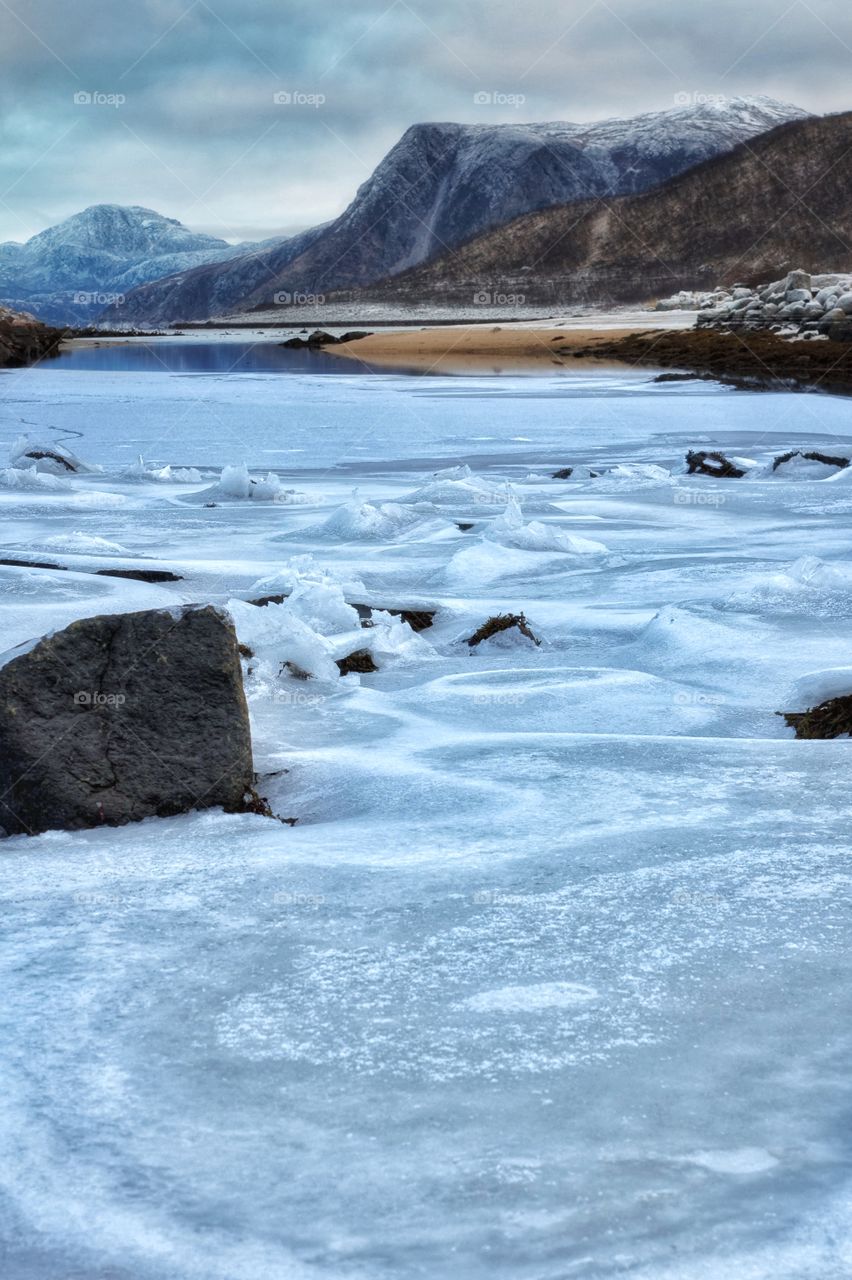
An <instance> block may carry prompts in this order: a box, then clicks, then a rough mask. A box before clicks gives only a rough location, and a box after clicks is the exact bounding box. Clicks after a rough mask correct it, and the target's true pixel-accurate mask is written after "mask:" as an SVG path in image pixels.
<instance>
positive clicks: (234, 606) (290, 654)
mask: <svg viewBox="0 0 852 1280" xmlns="http://www.w3.org/2000/svg"><path fill="white" fill-rule="evenodd" d="M228 612H229V613H230V615H231V617H232V618H233V620H234V627H235V628H236V632H237V635H238V637H239V639H240V642H241V643H242V644H244V645H247V646H248V648H249V649H250V650H251V651H252V654H253V655H254V656H253V659H252V674H251V676H250V677H249V678H248V679H247V681H246V688H247V692H248V693H249V695H250V696H255V697H256V696H263V695H266V696H270V695H272V694H274V692H275V691H276V690H278V689H279V688H280V687H281V676H282V668H285V670H286V664H287V663H291V664H292V666H293V667H295V668H296V669H297V670H298V671H301V672H304V674H305V675H306V676H310V677H312V678H313V679H315V680H320V681H324V682H326V683H330V684H334V683H336V682H337V680H339V678H340V672H339V671H338V669H337V667H336V665H335V662H334V655H335V647H334V644H333V643H332V642H331V640H329V639H327V638H326V637H325V636H322V635H320V633H319V632H318V631H315V630H314V629H313V628H312V627H309V626H308V625H307V623H306V622H303V621H302V619H301V618H300V617H299V616H298V615H297V613H295V612H294V611H293V610H292V609H291V608H290V601H289V600H285V601H284V603H283V604H268V605H264V606H260V605H254V604H247V603H246V602H245V601H244V600H230V601H229V602H228Z"/></svg>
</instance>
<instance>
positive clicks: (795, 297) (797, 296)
mask: <svg viewBox="0 0 852 1280" xmlns="http://www.w3.org/2000/svg"><path fill="white" fill-rule="evenodd" d="M785 296H786V300H787V302H810V301H811V291H810V289H788V290H787V293H786V295H785Z"/></svg>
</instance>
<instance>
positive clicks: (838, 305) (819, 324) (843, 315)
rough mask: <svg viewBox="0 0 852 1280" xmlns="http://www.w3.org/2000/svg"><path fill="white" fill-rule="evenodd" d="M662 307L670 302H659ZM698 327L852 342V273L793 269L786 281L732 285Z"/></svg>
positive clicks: (713, 302) (709, 306) (710, 303)
mask: <svg viewBox="0 0 852 1280" xmlns="http://www.w3.org/2000/svg"><path fill="white" fill-rule="evenodd" d="M658 305H659V306H660V307H661V309H665V308H666V303H662V304H658ZM698 327H699V328H714V329H735V330H743V329H769V330H771V331H774V332H778V333H793V334H800V335H801V336H802V337H804V338H815V337H819V336H820V335H821V336H824V337H828V338H834V339H835V340H838V341H841V342H849V341H852V275H849V273H848V272H847V273H837V274H826V275H811V274H810V273H809V272H807V271H791V272H789V273H788V275H787V276H785V278H784V279H783V280H773V281H771V282H770V283H768V284H762V285H757V286H754V287H752V286H750V285H744V284H741V285H734V286H733V287H732V288H731V289H728V290H720V291H719V292H717V293H716V294H714V295H713V296H712V298H710V299H708V300H707V301H706V302H705V304H704V305H703V307H702V309H701V310H700V311H699V313H698Z"/></svg>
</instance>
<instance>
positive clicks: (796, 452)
mask: <svg viewBox="0 0 852 1280" xmlns="http://www.w3.org/2000/svg"><path fill="white" fill-rule="evenodd" d="M794 458H805V459H806V460H807V461H808V462H821V463H823V465H824V466H826V467H837V468H838V469H839V470H841V471H842V470H845V468H846V467H848V466H849V459H848V458H842V457H840V456H839V455H836V454H832V453H818V452H817V451H816V450H812V451H810V452H809V453H803V452H802V450H801V449H791V450H790V452H789V453H782V454H779V455H778V457H777V458H776V459H775V460H774V462H773V463H772V470H773V471H777V470H778V468H779V467H783V465H784V463H785V462H792V461H793V459H794Z"/></svg>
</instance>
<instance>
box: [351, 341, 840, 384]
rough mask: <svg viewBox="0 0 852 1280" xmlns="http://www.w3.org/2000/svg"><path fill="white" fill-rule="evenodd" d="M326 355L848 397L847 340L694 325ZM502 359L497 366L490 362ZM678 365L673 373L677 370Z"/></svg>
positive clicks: (394, 344) (361, 345) (359, 348)
mask: <svg viewBox="0 0 852 1280" xmlns="http://www.w3.org/2000/svg"><path fill="white" fill-rule="evenodd" d="M326 350H327V351H328V353H329V354H330V355H334V356H341V357H343V358H344V359H349V360H355V361H359V362H361V363H363V364H369V365H370V366H372V367H379V368H386V369H389V370H394V369H395V370H404V369H407V370H409V371H411V372H419V373H476V372H482V373H487V372H489V371H491V372H513V371H517V372H524V371H525V370H529V369H532V370H534V371H538V372H540V373H544V372H547V371H549V369H550V368H551V367H554V368H555V367H563V368H571V367H572V366H573V363H574V361H579V360H586V361H592V362H594V363H595V365H597V366H598V367H603V366H604V363H605V362H606V364H608V365H610V366H611V367H618V368H621V369H624V368H631V367H632V368H653V369H657V370H665V371H668V372H667V373H664V374H663V376H664V378H665V379H666V380H674V378H676V376H677V373H683V374H684V376H685V377H696V378H705V379H712V380H714V381H718V382H722V383H726V384H728V385H731V386H734V387H737V388H748V389H750V390H779V389H781V390H799V391H808V390H822V391H826V392H832V393H834V394H841V395H852V343H842V342H832V341H830V340H827V339H818V340H812V341H806V340H794V341H791V340H789V339H787V338H783V337H780V336H779V335H778V334H776V333H770V332H765V331H763V332H761V331H757V332H750V333H748V334H741V333H729V332H725V331H722V330H715V329H713V330H711V329H696V328H673V327H669V328H656V329H654V328H641V329H640V328H636V327H625V328H621V329H617V328H612V329H602V328H595V327H594V326H589V325H587V326H586V327H584V328H576V329H572V328H570V327H569V326H561V327H552V328H541V329H530V328H528V327H524V328H509V327H503V326H494V327H491V328H485V326H476V327H475V328H474V327H471V326H466V327H464V326H461V327H459V329H458V331H457V332H455V333H451V332H449V331H448V330H446V329H444V330H440V329H420V330H416V331H411V330H408V331H406V332H403V333H399V332H397V333H382V334H372V335H371V336H370V337H369V338H359V339H357V340H356V341H353V342H351V343H345V344H343V345H339V346H332V347H328V348H326ZM495 365H500V366H501V367H500V368H495V367H494V366H495ZM675 371H676V372H675Z"/></svg>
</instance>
